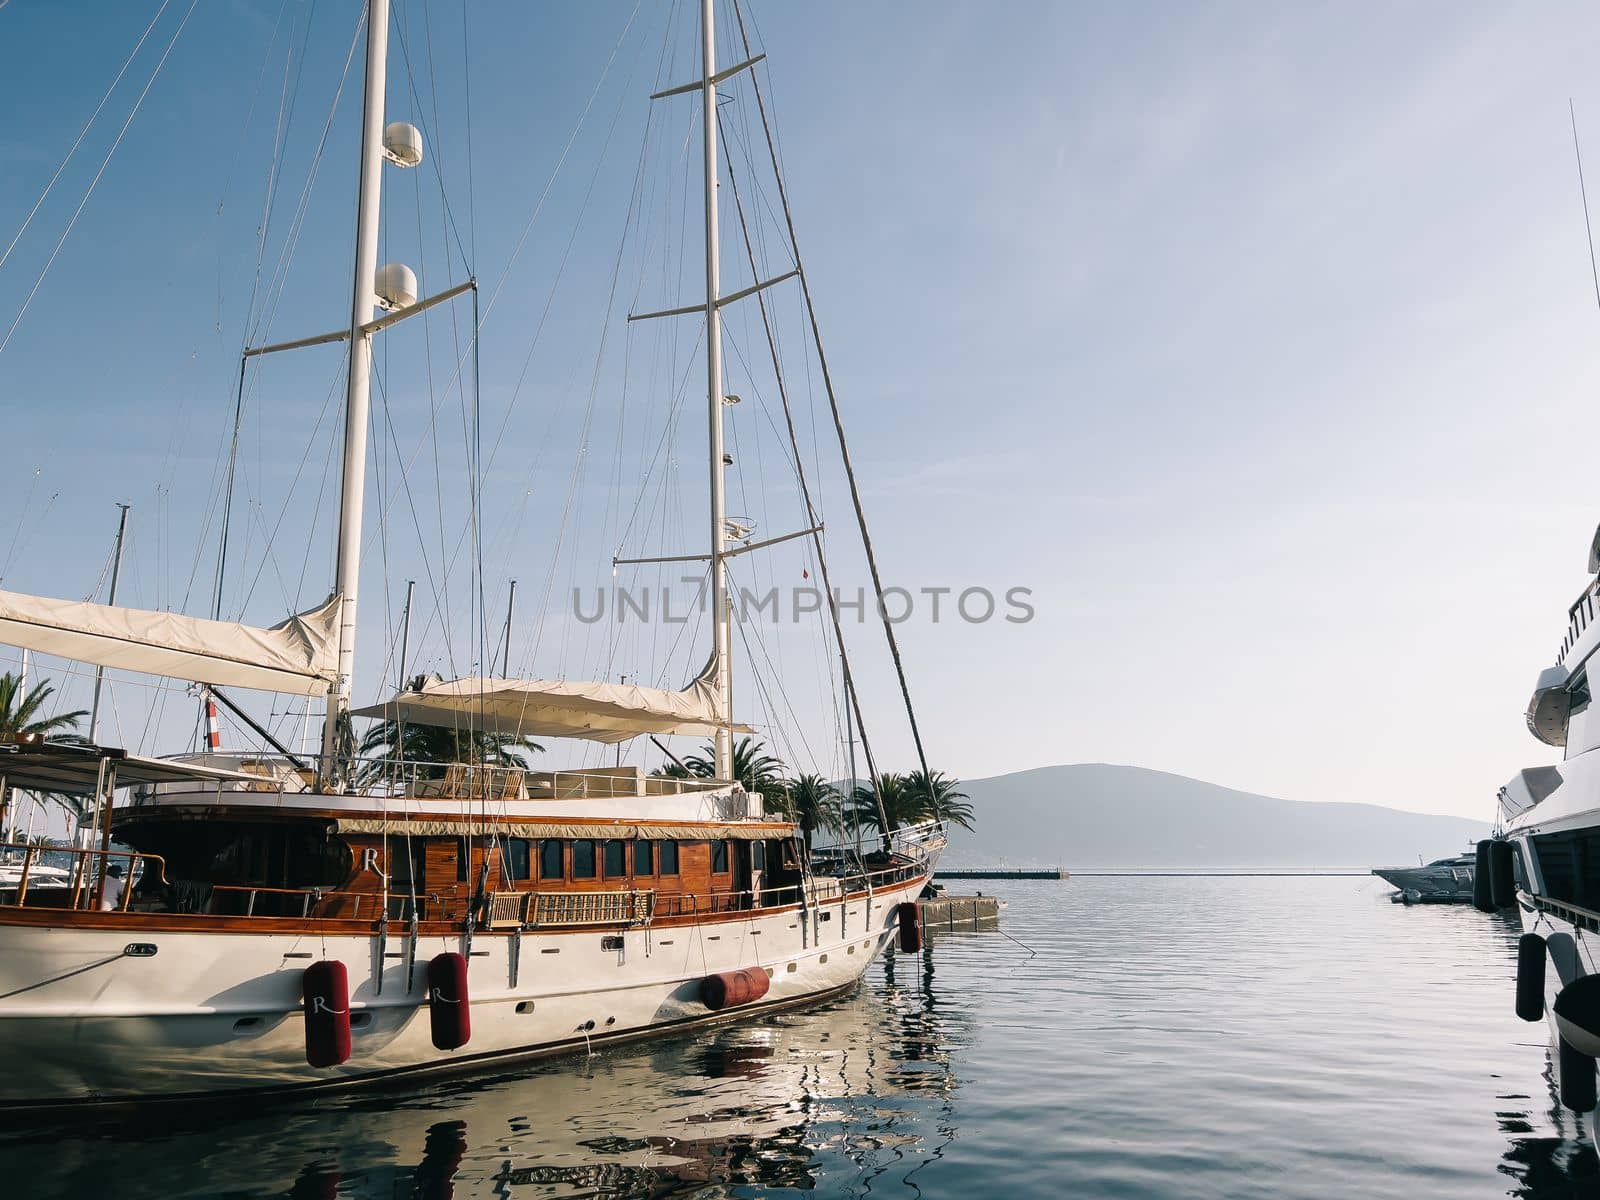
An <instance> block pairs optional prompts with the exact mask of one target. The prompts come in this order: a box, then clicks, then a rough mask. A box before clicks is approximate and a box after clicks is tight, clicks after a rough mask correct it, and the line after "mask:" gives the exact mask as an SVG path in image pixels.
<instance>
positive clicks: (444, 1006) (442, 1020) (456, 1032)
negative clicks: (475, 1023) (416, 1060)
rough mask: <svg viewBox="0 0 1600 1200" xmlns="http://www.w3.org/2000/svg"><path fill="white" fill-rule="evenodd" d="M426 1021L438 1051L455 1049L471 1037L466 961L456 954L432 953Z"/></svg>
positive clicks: (470, 1011)
mask: <svg viewBox="0 0 1600 1200" xmlns="http://www.w3.org/2000/svg"><path fill="white" fill-rule="evenodd" d="M428 1020H429V1023H430V1024H431V1025H432V1027H433V1044H434V1046H435V1047H437V1048H438V1049H440V1050H458V1049H460V1048H461V1047H462V1046H465V1045H466V1044H467V1042H468V1041H469V1040H471V1038H472V1006H471V1005H470V1004H468V1003H467V960H466V959H465V958H463V957H462V956H461V955H459V954H439V955H435V956H434V958H433V961H432V962H430V963H429V964H428Z"/></svg>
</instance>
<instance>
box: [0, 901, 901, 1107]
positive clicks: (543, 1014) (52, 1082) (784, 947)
mask: <svg viewBox="0 0 1600 1200" xmlns="http://www.w3.org/2000/svg"><path fill="white" fill-rule="evenodd" d="M921 887H922V880H921V879H916V880H913V881H910V882H907V883H903V884H900V885H897V886H896V887H894V888H886V889H884V890H883V891H881V892H879V893H877V894H875V895H874V896H873V897H872V898H871V900H870V914H869V911H868V910H869V901H868V899H867V898H866V897H865V896H856V897H854V898H852V899H851V900H849V901H848V902H841V901H838V900H834V901H831V902H828V903H826V904H824V905H822V906H820V907H815V906H814V907H812V908H810V909H808V910H806V911H805V912H804V914H802V912H801V910H798V909H794V908H789V909H783V910H775V911H765V910H761V909H756V910H753V911H751V912H749V913H746V914H741V917H740V918H739V919H737V920H724V921H719V922H716V923H706V924H699V925H679V926H663V927H658V928H642V929H632V930H628V931H626V932H623V933H621V934H620V935H619V934H618V933H617V932H616V931H615V930H602V929H592V930H585V931H564V932H526V933H522V934H520V935H516V934H507V933H486V932H481V931H480V932H479V933H477V934H476V935H475V936H474V937H473V939H472V945H471V953H470V958H469V974H468V982H469V998H470V1001H471V1023H472V1036H471V1040H470V1041H469V1042H468V1044H467V1045H465V1046H463V1047H462V1048H460V1049H458V1050H455V1051H440V1050H437V1049H435V1048H434V1046H433V1044H432V1040H431V1033H430V1022H429V1014H428V1010H427V1004H426V988H425V985H424V975H425V972H426V968H427V963H428V961H429V959H431V958H432V957H433V956H434V955H436V954H440V953H444V952H447V951H455V952H458V953H460V952H464V951H465V946H464V941H465V939H464V938H463V937H462V936H461V935H455V936H450V937H439V936H433V937H422V938H419V939H418V942H417V946H416V951H415V954H416V957H415V963H414V966H413V968H412V976H413V980H414V983H413V987H412V988H411V990H410V991H409V992H408V990H407V986H406V983H407V981H406V967H405V962H404V960H403V958H402V957H401V956H402V955H403V954H404V953H405V951H406V939H405V937H404V935H403V931H399V930H397V927H396V926H394V925H391V933H390V935H389V936H388V938H387V943H386V947H385V965H384V969H383V975H382V990H381V992H380V991H379V990H378V989H377V987H376V986H375V985H376V980H375V978H374V965H375V964H376V962H377V960H378V953H379V951H378V939H377V937H376V936H375V935H367V936H355V935H338V936H326V937H323V936H318V935H315V934H303V933H302V934H267V933H253V932H237V933H233V932H216V933H212V932H172V933H158V932H150V931H149V929H148V926H145V927H144V928H138V929H136V928H135V926H134V924H133V922H134V921H136V918H131V919H130V926H129V929H128V930H127V931H123V930H121V929H119V928H116V927H110V928H101V929H81V928H78V929H69V928H64V927H61V926H57V927H53V928H50V927H27V926H16V925H9V926H3V927H0V1044H3V1045H6V1046H9V1047H12V1048H13V1052H12V1053H11V1054H9V1055H8V1056H7V1059H8V1061H7V1068H6V1070H5V1072H3V1073H0V1106H19V1105H26V1106H37V1105H45V1104H80V1103H115V1102H119V1101H131V1100H139V1101H150V1100H156V1099H180V1098H197V1097H201V1096H216V1095H219V1094H228V1093H243V1092H252V1091H264V1090H267V1091H280V1090H290V1089H295V1090H298V1089H304V1088H317V1087H329V1086H338V1085H350V1084H357V1083H361V1082H364V1081H371V1080H375V1079H379V1078H384V1077H388V1076H393V1075H395V1074H399V1073H409V1072H424V1071H443V1070H464V1069H468V1068H469V1067H470V1066H472V1065H473V1064H475V1063H479V1062H482V1061H484V1060H486V1059H493V1058H502V1057H505V1056H537V1055H541V1054H551V1053H559V1052H561V1051H564V1050H569V1049H572V1048H575V1047H582V1046H583V1045H584V1044H585V1039H586V1035H587V1038H588V1039H589V1040H591V1041H602V1040H611V1039H617V1038H623V1037H639V1036H644V1035H648V1034H650V1033H655V1032H663V1031H666V1030H670V1029H673V1028H679V1027H683V1026H686V1025H689V1024H695V1023H703V1022H706V1021H710V1020H720V1019H735V1018H738V1017H741V1016H744V1015H747V1014H749V1013H752V1012H756V1011H761V1010H763V1009H770V1008H772V1007H774V1006H781V1005H784V1004H794V1003H800V1002H803V1001H805V1000H808V999H812V998H816V997H819V996H824V995H828V994H830V993H833V992H837V991H839V990H841V989H843V988H846V987H848V986H850V985H851V984H853V983H854V982H855V981H856V980H857V979H859V978H860V976H861V974H862V973H863V972H864V971H865V970H866V968H867V965H868V964H869V963H870V962H871V961H872V958H873V957H874V956H875V955H876V954H877V952H878V951H879V950H880V949H881V948H882V947H883V945H884V944H885V942H886V941H888V940H889V939H890V938H891V937H892V936H894V934H895V932H896V929H897V925H896V917H895V906H896V905H897V904H900V903H902V902H904V901H907V900H914V899H915V897H916V895H917V893H918V891H920V889H921ZM113 915H114V914H113ZM617 936H621V938H622V939H623V949H621V950H616V949H604V948H602V939H603V938H615V937H617ZM513 938H520V942H521V946H520V953H519V963H518V967H517V971H516V975H517V979H516V983H515V985H513V983H512V961H511V960H512V955H513ZM132 943H139V944H145V945H149V946H154V947H155V953H154V954H153V955H150V956H148V957H133V956H130V955H129V954H128V953H126V947H128V946H129V945H130V944H132ZM319 959H335V960H338V961H341V962H343V963H344V964H345V966H346V968H347V969H348V971H349V975H350V1006H351V1021H352V1030H351V1034H352V1044H353V1048H352V1052H351V1056H350V1058H349V1060H348V1061H347V1062H345V1063H344V1064H342V1065H341V1066H338V1067H332V1068H326V1069H318V1068H313V1067H311V1066H309V1065H308V1064H307V1062H306V1053H305V1026H304V1018H303V1012H302V1002H301V975H302V972H303V971H304V969H305V968H306V967H307V966H309V965H311V963H312V962H314V961H317V960H319ZM750 966H762V967H766V968H769V969H771V971H772V972H773V974H772V985H771V989H770V991H769V992H768V993H767V995H766V996H765V997H764V998H763V999H762V1000H761V1001H760V1002H758V1003H756V1004H752V1005H747V1006H745V1007H742V1008H735V1009H729V1010H726V1011H725V1012H722V1013H715V1012H712V1011H711V1010H710V1009H708V1008H707V1007H706V1006H705V1005H704V1004H703V1003H701V1001H700V983H701V980H703V979H704V978H705V977H706V976H707V975H712V974H716V973H718V972H722V971H730V970H734V969H737V968H740V967H750ZM24 1048H25V1049H24Z"/></svg>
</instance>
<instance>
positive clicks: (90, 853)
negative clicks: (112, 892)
mask: <svg viewBox="0 0 1600 1200" xmlns="http://www.w3.org/2000/svg"><path fill="white" fill-rule="evenodd" d="M19 850H20V851H21V852H22V858H21V862H20V865H19V869H18V873H17V881H16V883H15V885H12V884H9V883H0V907H16V908H26V907H28V893H29V892H30V891H32V892H33V895H34V904H33V907H35V908H72V909H77V908H89V907H92V906H94V905H96V904H97V903H98V901H99V898H100V896H101V895H102V894H103V890H104V889H103V881H104V880H105V879H106V878H107V875H106V870H107V868H109V867H111V866H120V867H122V870H123V876H122V896H121V898H120V899H119V901H118V903H117V906H116V908H117V911H120V912H126V911H127V910H128V904H129V902H130V901H131V900H132V898H133V888H134V882H135V880H137V881H139V882H143V881H144V880H146V879H148V878H151V872H152V871H154V872H155V874H154V878H155V879H157V880H159V881H160V882H161V883H162V884H166V882H167V877H166V861H165V860H164V859H163V858H162V857H161V856H160V855H159V854H141V853H139V852H138V851H136V850H98V849H96V850H91V849H85V848H82V847H78V846H48V845H39V844H38V843H36V842H0V862H3V864H4V865H6V866H11V865H13V864H16V862H17V859H16V855H15V854H14V853H13V851H19ZM46 855H50V856H52V857H56V858H58V859H62V858H64V859H66V860H67V861H68V866H67V867H66V868H65V869H66V872H67V878H66V880H65V881H64V882H59V883H58V882H54V881H52V882H50V883H48V884H47V883H45V882H44V880H43V878H42V877H41V876H40V875H39V872H38V868H40V867H46V866H53V865H54V864H51V863H46V862H44V861H43V859H44V858H45V856H46ZM58 869H59V868H58ZM41 894H43V895H45V896H47V897H48V898H47V899H45V900H43V901H41V900H40V896H41ZM62 896H66V897H67V902H66V903H53V901H55V900H57V899H59V898H60V897H62Z"/></svg>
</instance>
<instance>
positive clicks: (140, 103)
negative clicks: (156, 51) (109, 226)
mask: <svg viewBox="0 0 1600 1200" xmlns="http://www.w3.org/2000/svg"><path fill="white" fill-rule="evenodd" d="M199 2H200V0H189V7H188V8H187V9H186V10H185V11H184V14H183V20H181V21H179V22H178V28H177V29H176V30H174V31H173V34H172V40H171V41H169V42H168V43H167V48H166V49H165V50H163V51H162V52H161V58H160V59H159V60H158V61H157V63H156V65H155V69H154V70H153V71H151V72H150V78H149V79H148V80H146V81H145V85H144V90H143V91H141V92H140V93H139V98H138V99H137V100H135V101H134V102H133V107H132V108H131V109H130V110H129V111H128V117H127V119H126V120H125V121H123V122H122V128H121V129H119V130H117V137H116V140H115V141H113V142H112V143H111V148H110V149H109V150H107V151H106V154H105V157H104V158H103V159H101V160H100V169H99V170H97V171H96V172H95V173H94V178H93V179H91V180H90V181H89V188H88V190H87V191H86V192H84V194H83V199H82V200H80V201H79V202H78V207H77V208H76V209H75V210H74V211H73V213H72V219H71V220H70V221H68V222H67V227H66V228H65V229H63V230H62V231H61V237H60V238H59V239H57V241H56V245H55V249H54V250H52V251H50V257H49V258H48V259H46V260H45V264H44V266H43V267H42V268H41V269H40V271H39V277H38V278H37V279H35V280H34V281H33V287H32V289H31V290H29V292H28V295H27V297H26V298H25V299H24V300H23V302H22V307H21V308H19V309H18V310H17V315H16V318H15V319H14V320H13V321H12V322H11V328H9V329H7V330H6V336H5V337H4V338H0V353H4V352H5V348H6V347H7V346H9V345H10V344H11V336H12V334H14V333H16V332H17V326H18V325H20V324H22V318H23V317H24V316H25V315H26V314H27V311H28V308H29V306H30V305H31V304H32V303H33V298H34V297H35V296H36V295H38V294H39V288H40V287H41V286H43V284H44V278H45V276H46V275H48V274H49V273H50V268H51V267H53V266H55V262H56V257H57V256H58V255H59V254H60V253H61V247H62V246H64V245H66V243H67V238H69V237H71V236H72V231H73V229H74V228H75V227H76V226H77V224H78V218H79V217H80V216H82V215H83V210H84V209H85V208H86V207H87V206H88V204H89V198H90V197H91V196H93V195H94V190H95V188H96V187H98V186H99V185H100V177H101V176H102V175H104V174H105V173H106V168H107V167H108V166H110V165H111V158H112V156H113V155H114V154H116V152H117V147H119V146H121V145H122V139H123V137H124V136H126V134H127V132H128V126H130V125H132V124H133V119H134V118H135V117H136V116H138V115H139V109H141V108H142V107H144V98H145V97H146V96H148V95H149V94H150V89H151V88H152V87H153V86H155V82H156V77H157V76H159V75H160V74H161V68H162V67H164V66H166V65H167V58H168V56H169V55H171V53H172V48H173V47H174V46H176V45H177V44H178V39H179V38H180V37H182V36H183V31H184V28H185V27H186V26H187V25H188V24H189V18H190V17H191V16H193V15H194V10H195V6H196V5H197V4H198V3H199Z"/></svg>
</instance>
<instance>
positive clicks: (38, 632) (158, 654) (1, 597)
mask: <svg viewBox="0 0 1600 1200" xmlns="http://www.w3.org/2000/svg"><path fill="white" fill-rule="evenodd" d="M338 621H339V598H338V597H337V596H335V597H334V598H333V599H331V600H329V601H328V602H327V603H325V604H323V605H322V606H321V607H319V608H315V609H312V610H311V611H310V612H305V613H300V614H298V615H297V616H293V617H290V618H289V619H288V620H286V621H284V622H282V623H281V624H278V625H274V626H273V627H272V628H271V629H261V628H258V627H256V626H253V625H241V624H238V623H237V622H234V621H208V620H205V619H203V618H200V617H185V616H180V615H179V614H177V613H170V612H153V611H151V610H148V609H142V608H119V607H116V606H113V605H109V604H91V603H88V602H87V601H82V600H53V599H50V598H49V597H45V596H29V595H25V594H24V593H22V592H6V591H0V644H4V645H7V646H17V647H20V648H22V649H25V650H32V651H34V652H36V653H38V654H52V655H55V656H56V657H58V658H70V659H73V660H75V661H77V662H85V663H93V664H94V665H95V666H100V667H113V668H116V669H118V670H123V671H138V672H140V673H142V674H145V675H165V676H170V677H172V678H174V679H187V680H190V681H192V682H194V683H210V684H216V685H217V686H219V687H221V686H232V687H242V688H259V689H261V690H263V691H269V692H293V693H297V694H300V695H312V694H314V693H318V692H323V691H326V690H327V688H328V685H329V684H330V683H331V682H332V681H333V679H334V676H335V675H336V673H337V671H338V644H337V636H336V635H337V633H338Z"/></svg>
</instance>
